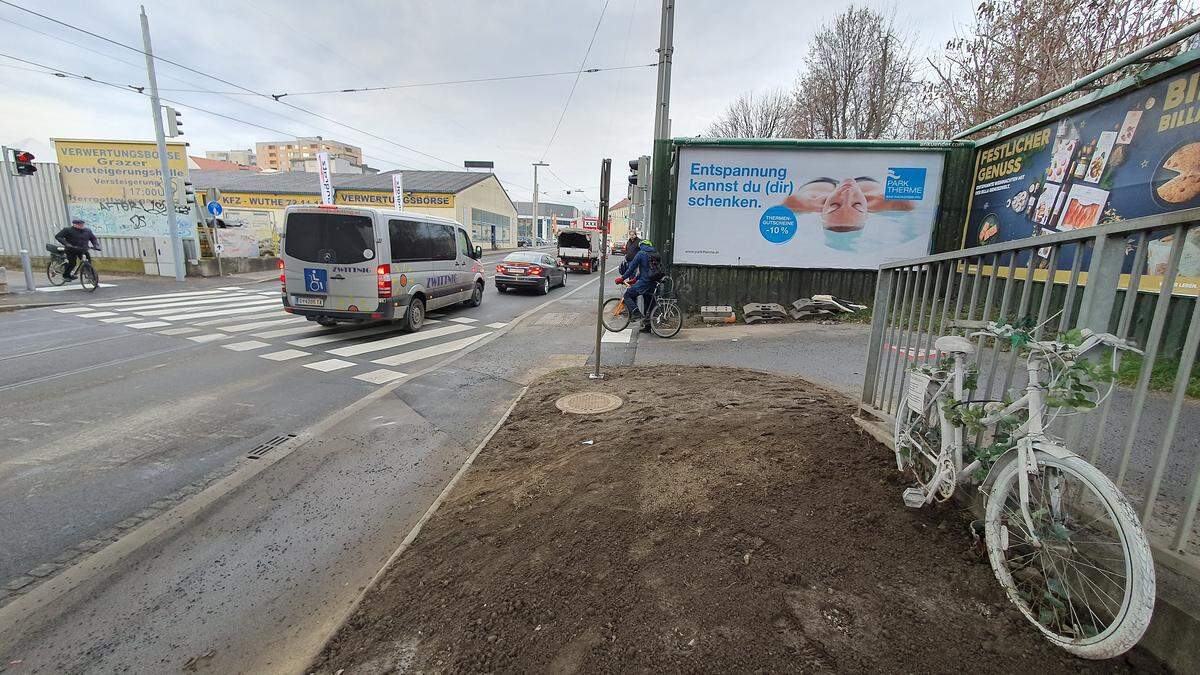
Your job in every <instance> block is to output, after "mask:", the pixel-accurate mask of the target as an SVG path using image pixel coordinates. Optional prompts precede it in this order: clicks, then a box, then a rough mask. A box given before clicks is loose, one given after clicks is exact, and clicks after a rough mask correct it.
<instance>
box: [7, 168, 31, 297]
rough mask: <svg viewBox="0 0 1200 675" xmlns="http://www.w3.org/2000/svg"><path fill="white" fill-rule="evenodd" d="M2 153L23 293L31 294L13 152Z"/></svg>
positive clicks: (27, 236) (27, 244)
mask: <svg viewBox="0 0 1200 675" xmlns="http://www.w3.org/2000/svg"><path fill="white" fill-rule="evenodd" d="M0 152H3V153H4V180H5V182H6V183H7V184H8V185H7V187H8V203H9V205H10V206H12V224H13V227H15V228H17V246H19V247H20V248H21V250H20V251H19V253H20V254H21V270H22V271H24V272H25V292H27V293H32V292H34V291H35V290H37V288H36V287H35V286H34V283H33V266H32V265H31V264H30V261H29V234H28V233H27V232H26V231H25V223H23V222H22V219H21V207H20V205H18V204H17V181H16V180H15V179H14V178H13V168H12V164H10V163H9V162H10V161H11V160H12V153H13V151H12V150H10V149H9V148H8V147H4V148H3V149H0Z"/></svg>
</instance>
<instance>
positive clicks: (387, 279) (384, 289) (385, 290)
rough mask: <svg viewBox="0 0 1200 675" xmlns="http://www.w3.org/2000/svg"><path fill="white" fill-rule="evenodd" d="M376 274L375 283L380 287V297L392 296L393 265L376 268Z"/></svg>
mask: <svg viewBox="0 0 1200 675" xmlns="http://www.w3.org/2000/svg"><path fill="white" fill-rule="evenodd" d="M375 276H376V277H377V279H376V282H375V285H376V287H377V288H378V289H379V297H381V298H390V297H392V266H391V265H380V266H379V267H378V268H376V269H375Z"/></svg>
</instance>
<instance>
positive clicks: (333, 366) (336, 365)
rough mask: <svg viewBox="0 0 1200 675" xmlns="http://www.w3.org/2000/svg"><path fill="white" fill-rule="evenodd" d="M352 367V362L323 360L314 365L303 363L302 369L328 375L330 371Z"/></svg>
mask: <svg viewBox="0 0 1200 675" xmlns="http://www.w3.org/2000/svg"><path fill="white" fill-rule="evenodd" d="M353 365H355V363H354V362H353V361H343V360H341V359H325V360H324V361H317V362H316V363H305V364H304V367H305V368H312V369H313V370H319V371H321V372H322V373H328V372H329V371H331V370H341V369H342V368H349V367H350V366H353Z"/></svg>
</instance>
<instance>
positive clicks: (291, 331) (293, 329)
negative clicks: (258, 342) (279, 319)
mask: <svg viewBox="0 0 1200 675" xmlns="http://www.w3.org/2000/svg"><path fill="white" fill-rule="evenodd" d="M329 330H330V329H329V328H327V327H325V326H322V325H320V324H318V323H316V322H314V321H309V320H307V319H305V320H304V324H302V325H297V326H290V327H288V328H277V329H275V330H265V331H263V332H261V333H251V335H253V336H254V337H260V338H274V337H283V336H285V335H296V334H298V333H311V332H313V331H318V332H322V333H323V332H327V331H329Z"/></svg>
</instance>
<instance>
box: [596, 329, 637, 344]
mask: <svg viewBox="0 0 1200 675" xmlns="http://www.w3.org/2000/svg"><path fill="white" fill-rule="evenodd" d="M631 340H633V327H632V326H630V327H629V328H626V329H625V330H623V331H621V332H620V333H614V332H612V331H611V330H606V331H604V335H602V336H600V341H601V342H629V341H631Z"/></svg>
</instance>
